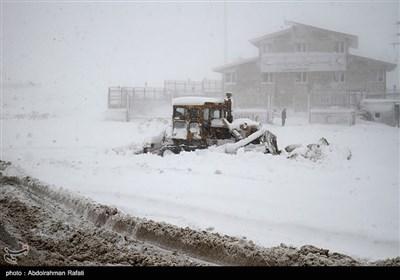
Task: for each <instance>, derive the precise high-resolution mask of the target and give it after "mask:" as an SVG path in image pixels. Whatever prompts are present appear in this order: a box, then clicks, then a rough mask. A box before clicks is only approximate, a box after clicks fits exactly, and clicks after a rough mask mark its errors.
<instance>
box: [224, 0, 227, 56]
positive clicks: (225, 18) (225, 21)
mask: <svg viewBox="0 0 400 280" xmlns="http://www.w3.org/2000/svg"><path fill="white" fill-rule="evenodd" d="M227 13H228V12H227V4H226V0H225V1H224V64H227V63H228V23H227V20H228V19H227Z"/></svg>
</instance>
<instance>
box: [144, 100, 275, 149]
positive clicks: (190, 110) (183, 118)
mask: <svg viewBox="0 0 400 280" xmlns="http://www.w3.org/2000/svg"><path fill="white" fill-rule="evenodd" d="M231 97H232V93H229V92H228V93H226V98H211V97H198V96H190V97H178V98H174V99H173V100H172V106H173V113H172V131H171V134H170V136H169V137H164V139H163V141H162V142H161V143H151V144H150V145H149V146H146V147H144V148H143V152H144V153H147V152H152V153H157V154H159V155H162V156H163V155H165V154H167V153H175V154H177V153H179V152H181V151H194V150H196V149H205V148H207V147H209V146H212V145H218V146H220V145H225V152H227V153H235V152H236V151H237V150H238V149H239V148H241V147H245V146H252V147H254V146H257V147H258V148H261V150H262V151H263V152H264V153H271V154H273V155H277V154H279V153H280V152H279V150H278V147H277V144H276V136H275V135H274V134H272V133H271V132H270V131H269V130H267V129H266V128H264V127H263V126H262V125H261V124H260V123H257V122H254V121H252V120H250V119H237V120H235V121H233V117H232V99H231Z"/></svg>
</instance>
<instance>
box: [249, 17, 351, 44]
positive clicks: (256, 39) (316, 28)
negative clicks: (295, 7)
mask: <svg viewBox="0 0 400 280" xmlns="http://www.w3.org/2000/svg"><path fill="white" fill-rule="evenodd" d="M285 24H286V25H290V26H291V27H289V28H287V29H284V30H281V31H278V32H274V33H270V34H266V35H263V36H261V37H257V38H254V39H251V40H250V43H252V44H253V45H255V46H258V44H259V42H260V41H262V40H264V39H267V38H272V37H275V36H279V35H282V34H285V33H288V32H290V31H292V30H293V28H294V27H295V26H301V27H306V28H311V29H314V30H319V31H322V32H329V33H331V34H336V35H339V36H343V37H346V38H347V39H348V40H349V47H352V48H357V47H358V37H357V36H355V35H351V34H347V33H342V32H337V31H332V30H328V29H323V28H320V27H316V26H312V25H307V24H303V23H299V22H295V21H290V20H285Z"/></svg>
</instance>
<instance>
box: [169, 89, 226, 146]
mask: <svg viewBox="0 0 400 280" xmlns="http://www.w3.org/2000/svg"><path fill="white" fill-rule="evenodd" d="M172 102H173V103H172V104H173V115H172V135H171V136H172V137H171V138H172V140H173V141H174V143H175V144H177V145H182V144H183V145H208V144H210V142H211V143H212V141H213V140H216V139H229V138H230V137H231V135H230V131H229V129H228V128H227V127H226V126H225V125H224V122H223V118H225V119H227V120H228V121H230V122H231V121H232V102H231V99H230V97H227V99H223V98H210V97H179V98H175V99H173V101H172Z"/></svg>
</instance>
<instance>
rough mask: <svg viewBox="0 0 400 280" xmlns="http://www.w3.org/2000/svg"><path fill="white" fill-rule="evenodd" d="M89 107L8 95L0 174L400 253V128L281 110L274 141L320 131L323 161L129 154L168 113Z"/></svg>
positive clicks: (294, 239) (179, 213)
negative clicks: (129, 117)
mask: <svg viewBox="0 0 400 280" xmlns="http://www.w3.org/2000/svg"><path fill="white" fill-rule="evenodd" d="M39 96H42V97H41V98H42V99H43V98H47V99H46V100H42V99H39ZM87 98H88V99H87V100H90V96H89V97H87ZM97 98H99V97H97ZM105 98H106V96H105V94H104V99H105ZM96 100H97V99H96ZM100 100H101V98H100ZM85 104H86V103H85V96H82V98H81V99H80V100H77V101H76V103H75V101H71V100H70V99H68V96H64V97H62V96H59V97H58V98H57V99H55V98H52V97H51V95H49V96H47V97H46V96H43V95H39V93H35V92H34V91H32V92H31V93H30V94H27V93H26V92H24V93H23V94H22V93H18V92H17V91H16V90H7V91H5V92H3V103H2V146H1V153H2V160H7V161H11V162H12V163H13V164H14V165H15V166H18V168H9V169H7V170H6V171H4V174H7V175H13V174H26V175H29V176H33V177H37V178H38V179H40V180H42V181H44V182H46V183H49V184H54V187H55V188H58V187H63V188H66V189H68V190H71V191H73V192H76V193H79V194H81V195H83V196H86V197H90V198H92V199H94V200H96V201H98V202H101V203H105V204H108V205H112V206H115V207H118V208H119V209H120V210H122V211H124V212H126V213H130V214H133V215H135V216H138V217H144V218H147V219H152V220H155V221H165V222H169V223H172V224H175V225H178V226H182V227H186V226H189V227H192V228H194V229H201V230H207V231H212V232H219V233H222V234H227V235H233V236H238V237H241V236H245V237H246V238H248V239H251V240H253V241H254V242H255V243H257V244H259V245H262V246H274V245H279V244H280V243H285V244H288V245H294V246H301V245H304V244H312V245H314V246H320V247H323V248H327V249H329V250H334V251H338V252H342V253H345V254H348V255H350V256H354V257H357V258H366V259H370V260H375V259H381V258H386V257H395V256H399V255H400V253H399V220H400V219H399V130H398V128H393V127H389V126H385V125H382V124H377V123H369V122H363V121H361V120H357V123H356V125H355V126H352V127H348V126H339V125H309V124H308V123H307V118H306V116H305V115H301V114H298V115H294V114H293V113H291V112H288V118H287V126H285V127H281V126H279V120H276V124H274V125H272V126H270V127H269V129H270V131H271V132H273V133H274V134H275V135H276V136H277V141H278V147H279V149H283V148H284V147H285V146H286V145H289V144H302V145H307V144H310V143H315V142H317V141H318V140H319V139H320V138H321V137H325V138H326V139H327V140H328V142H329V143H330V144H331V145H329V146H328V148H327V149H326V150H325V151H324V153H323V157H322V158H320V159H318V160H317V161H311V160H308V159H305V158H301V157H300V158H297V159H287V158H286V156H285V155H284V154H283V155H279V156H272V155H265V154H262V153H256V152H244V151H243V150H239V151H238V153H237V154H235V155H232V154H225V153H222V152H220V151H219V150H218V149H213V148H210V149H208V150H199V151H196V152H191V153H186V152H185V153H181V154H179V155H169V156H165V157H159V156H156V155H152V154H142V155H134V154H133V151H135V149H137V148H138V147H141V145H142V144H143V143H145V142H147V141H149V139H151V138H152V137H154V136H157V135H158V134H159V132H160V131H162V130H163V129H165V128H166V127H167V126H168V124H169V118H166V119H148V120H145V119H141V120H137V121H134V122H129V123H126V122H113V121H105V118H104V106H103V104H100V105H99V104H94V103H89V102H88V104H92V105H93V104H94V105H93V106H91V107H90V106H89V105H88V106H85Z"/></svg>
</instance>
